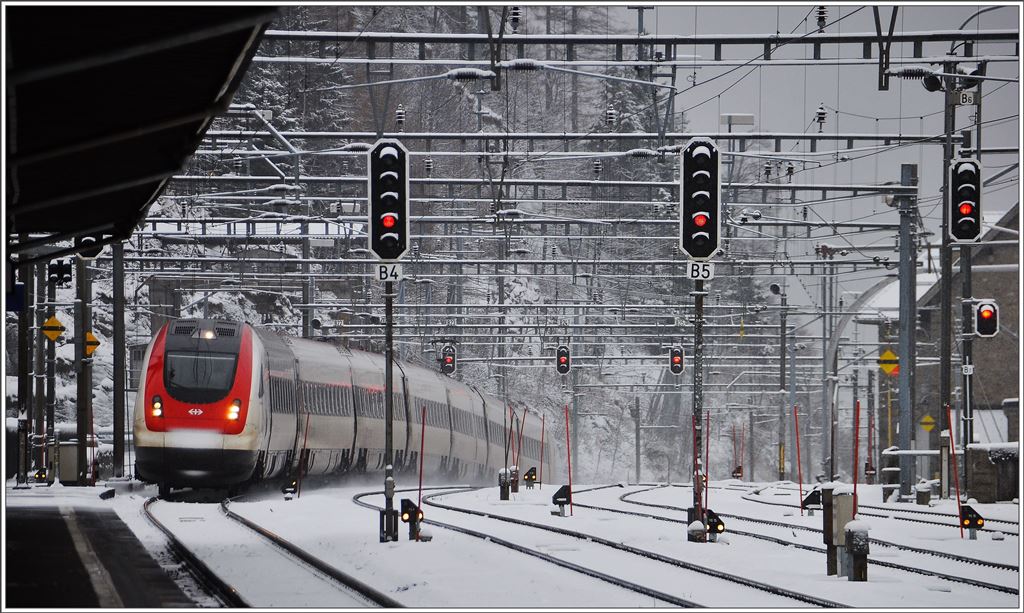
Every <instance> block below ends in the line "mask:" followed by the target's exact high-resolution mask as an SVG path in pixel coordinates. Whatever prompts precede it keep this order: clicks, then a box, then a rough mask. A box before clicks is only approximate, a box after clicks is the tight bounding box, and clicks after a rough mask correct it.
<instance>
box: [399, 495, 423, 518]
mask: <svg viewBox="0 0 1024 613" xmlns="http://www.w3.org/2000/svg"><path fill="white" fill-rule="evenodd" d="M401 508H402V521H403V522H405V523H409V521H410V520H413V519H414V518H415V520H416V521H419V519H420V518H422V517H423V515H422V513H420V510H419V508H417V507H416V504H415V503H413V501H412V500H409V499H408V498H403V499H402V505H401Z"/></svg>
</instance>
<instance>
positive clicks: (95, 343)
mask: <svg viewBox="0 0 1024 613" xmlns="http://www.w3.org/2000/svg"><path fill="white" fill-rule="evenodd" d="M99 346H100V341H99V339H97V338H96V337H95V336H93V335H92V332H86V333H85V357H92V352H93V351H96V348H97V347H99Z"/></svg>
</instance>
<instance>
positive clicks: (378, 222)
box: [367, 140, 409, 260]
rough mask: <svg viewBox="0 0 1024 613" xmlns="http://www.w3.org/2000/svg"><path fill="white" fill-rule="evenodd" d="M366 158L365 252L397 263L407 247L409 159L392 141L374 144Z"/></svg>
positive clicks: (400, 145) (400, 146)
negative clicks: (366, 227) (366, 247)
mask: <svg viewBox="0 0 1024 613" xmlns="http://www.w3.org/2000/svg"><path fill="white" fill-rule="evenodd" d="M367 155H368V158H369V159H368V164H367V167H368V169H369V170H368V173H367V174H368V175H369V177H368V179H369V186H368V192H367V193H368V198H369V204H368V220H367V221H368V226H369V228H368V230H369V231H368V237H369V248H370V251H371V252H373V254H374V255H376V256H377V257H378V258H379V259H381V260H398V259H400V258H401V257H402V256H403V255H405V252H406V251H407V250H408V245H409V238H408V237H409V215H408V206H409V156H408V154H407V152H406V149H405V147H404V146H402V144H401V143H399V142H398V141H396V140H379V141H377V143H376V145H375V146H374V147H373V148H372V149H371V150H370V151H369V152H368V154H367Z"/></svg>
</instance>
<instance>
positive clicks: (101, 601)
mask: <svg viewBox="0 0 1024 613" xmlns="http://www.w3.org/2000/svg"><path fill="white" fill-rule="evenodd" d="M105 489H106V488H101V487H84V488H78V487H50V488H48V487H46V486H45V485H42V486H33V487H29V488H27V489H14V488H13V487H12V486H11V484H10V482H9V483H8V486H7V487H6V488H5V500H4V503H5V504H4V517H5V524H4V528H5V529H4V532H5V534H4V541H5V548H6V566H5V568H4V584H5V586H6V601H5V603H4V605H5V608H88V607H99V608H131V609H142V608H163V607H173V608H186V607H187V608H193V607H195V606H196V603H195V602H193V601H192V599H190V598H189V597H188V596H186V594H185V593H184V592H182V590H181V588H179V587H178V585H177V584H176V583H175V582H174V581H173V580H172V579H171V577H170V576H169V575H168V574H167V572H166V571H165V570H164V569H163V568H161V567H160V565H159V564H157V562H156V560H154V559H153V557H152V556H151V555H150V554H149V552H148V551H147V550H146V548H145V547H144V546H143V545H142V543H141V542H139V539H138V538H137V537H136V536H135V534H134V533H133V532H132V531H131V529H130V528H128V526H127V525H125V523H124V522H123V521H122V520H121V518H120V517H118V515H117V512H116V511H114V510H113V509H112V508H110V507H109V506H108V505H107V504H105V501H102V500H100V499H99V493H100V492H102V491H104V490H105Z"/></svg>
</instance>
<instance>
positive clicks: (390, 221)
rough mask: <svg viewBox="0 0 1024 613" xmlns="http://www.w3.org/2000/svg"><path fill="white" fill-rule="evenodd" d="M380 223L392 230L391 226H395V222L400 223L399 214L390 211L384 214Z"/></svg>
mask: <svg viewBox="0 0 1024 613" xmlns="http://www.w3.org/2000/svg"><path fill="white" fill-rule="evenodd" d="M380 223H381V225H383V226H384V227H385V228H387V229H389V230H390V229H391V228H394V227H395V224H397V223H398V216H397V215H393V214H391V213H388V214H386V215H384V216H383V217H381V219H380Z"/></svg>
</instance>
